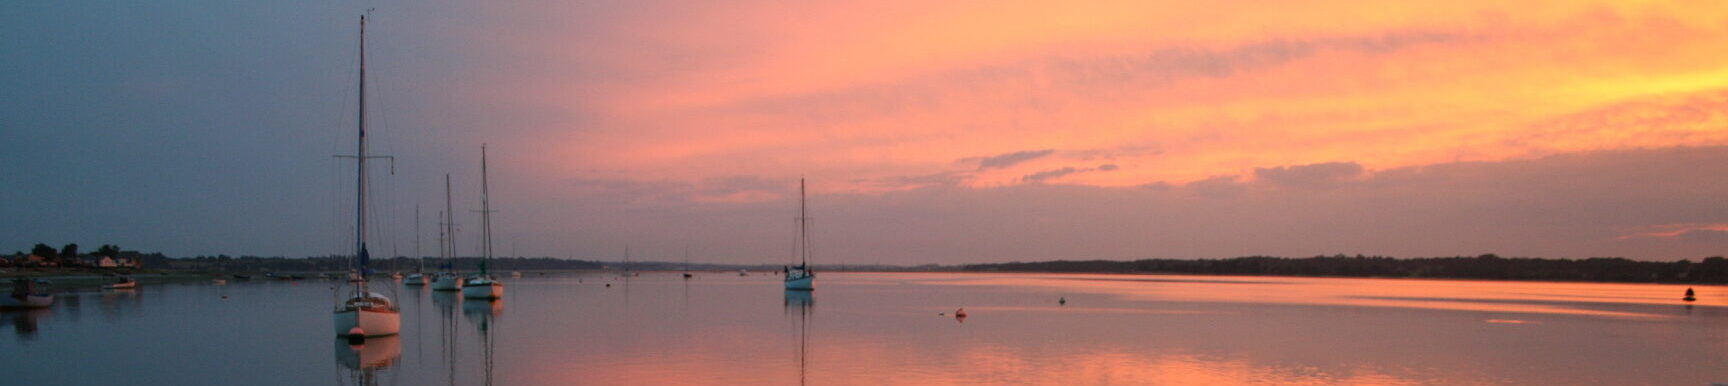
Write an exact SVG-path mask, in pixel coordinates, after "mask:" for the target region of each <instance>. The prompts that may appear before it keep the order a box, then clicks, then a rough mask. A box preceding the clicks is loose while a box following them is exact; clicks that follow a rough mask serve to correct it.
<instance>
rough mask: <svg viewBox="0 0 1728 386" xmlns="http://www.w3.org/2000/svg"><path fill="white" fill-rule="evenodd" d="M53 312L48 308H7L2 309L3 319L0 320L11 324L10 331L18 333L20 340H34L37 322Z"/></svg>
mask: <svg viewBox="0 0 1728 386" xmlns="http://www.w3.org/2000/svg"><path fill="white" fill-rule="evenodd" d="M53 313H54V311H52V309H49V308H38V309H30V310H7V311H4V315H5V319H0V320H5V321H6V324H10V325H12V332H14V333H16V334H18V338H19V339H20V340H34V339H36V330H37V322H39V321H41V320H42V319H43V318H47V317H48V316H49V315H53Z"/></svg>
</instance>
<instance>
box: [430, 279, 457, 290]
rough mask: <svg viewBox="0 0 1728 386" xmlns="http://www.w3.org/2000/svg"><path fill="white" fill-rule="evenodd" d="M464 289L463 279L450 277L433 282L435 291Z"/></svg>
mask: <svg viewBox="0 0 1728 386" xmlns="http://www.w3.org/2000/svg"><path fill="white" fill-rule="evenodd" d="M461 289H462V279H461V278H457V277H450V276H440V277H438V279H437V280H433V281H432V290H433V291H459V290H461Z"/></svg>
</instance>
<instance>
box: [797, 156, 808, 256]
mask: <svg viewBox="0 0 1728 386" xmlns="http://www.w3.org/2000/svg"><path fill="white" fill-rule="evenodd" d="M798 266H799V267H801V268H804V269H810V212H809V211H808V210H807V209H805V204H804V178H803V177H799V178H798Z"/></svg>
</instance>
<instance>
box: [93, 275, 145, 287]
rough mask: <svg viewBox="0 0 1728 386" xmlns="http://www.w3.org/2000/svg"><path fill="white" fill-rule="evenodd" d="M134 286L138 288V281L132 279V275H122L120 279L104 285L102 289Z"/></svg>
mask: <svg viewBox="0 0 1728 386" xmlns="http://www.w3.org/2000/svg"><path fill="white" fill-rule="evenodd" d="M133 288H138V281H137V280H132V277H131V276H121V277H120V281H117V282H113V283H108V284H103V285H102V289H107V290H120V289H133Z"/></svg>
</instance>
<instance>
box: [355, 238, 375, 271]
mask: <svg viewBox="0 0 1728 386" xmlns="http://www.w3.org/2000/svg"><path fill="white" fill-rule="evenodd" d="M354 260H355V262H358V263H360V272H361V273H365V272H366V262H367V261H368V260H372V256H371V254H370V253H366V244H360V257H359V258H357V259H354Z"/></svg>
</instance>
